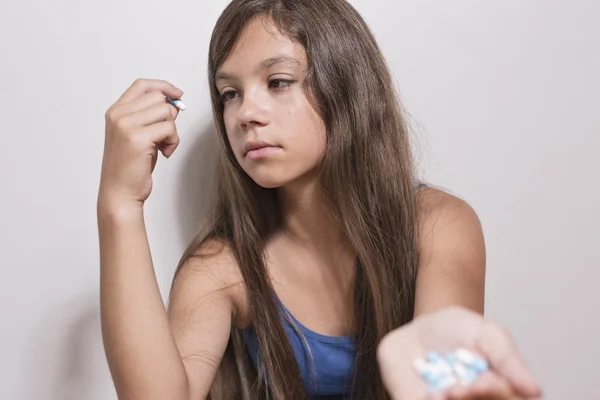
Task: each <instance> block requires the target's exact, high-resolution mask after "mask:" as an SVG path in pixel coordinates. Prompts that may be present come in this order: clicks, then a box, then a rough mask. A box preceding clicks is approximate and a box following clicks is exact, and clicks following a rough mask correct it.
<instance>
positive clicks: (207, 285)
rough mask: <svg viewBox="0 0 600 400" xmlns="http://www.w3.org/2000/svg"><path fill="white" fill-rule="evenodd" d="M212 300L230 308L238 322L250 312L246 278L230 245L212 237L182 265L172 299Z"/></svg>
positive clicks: (235, 320)
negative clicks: (247, 304)
mask: <svg viewBox="0 0 600 400" xmlns="http://www.w3.org/2000/svg"><path fill="white" fill-rule="evenodd" d="M199 296H202V298H203V301H212V302H215V303H217V302H218V303H221V304H225V305H226V306H227V307H230V308H231V314H232V318H233V319H234V322H235V325H238V322H239V321H240V320H242V324H243V320H244V319H245V316H246V315H247V314H248V312H247V308H248V307H247V306H246V303H247V302H246V291H245V285H244V280H243V277H242V274H241V271H240V268H239V265H238V263H237V261H236V258H235V256H234V254H233V250H232V249H231V245H230V244H229V243H227V242H226V241H225V240H220V239H209V240H206V241H205V242H204V243H202V245H200V246H199V247H198V249H196V251H194V253H193V254H192V256H191V257H189V258H188V259H187V260H186V261H185V263H184V264H183V265H182V266H181V269H180V270H179V272H178V274H177V277H176V279H175V280H174V281H173V288H172V292H171V302H172V303H173V302H176V301H177V299H180V300H181V301H185V302H188V303H190V304H193V303H196V302H197V301H199V299H200V297H199Z"/></svg>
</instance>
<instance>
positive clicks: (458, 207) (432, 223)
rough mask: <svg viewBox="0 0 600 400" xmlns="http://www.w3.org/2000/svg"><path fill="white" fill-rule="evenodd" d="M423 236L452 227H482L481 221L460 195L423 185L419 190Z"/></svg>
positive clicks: (468, 228) (477, 228)
mask: <svg viewBox="0 0 600 400" xmlns="http://www.w3.org/2000/svg"><path fill="white" fill-rule="evenodd" d="M418 203H419V224H420V227H421V236H422V239H424V238H425V237H426V236H427V235H431V234H433V233H437V232H440V231H441V230H444V229H452V228H455V229H456V228H457V227H458V226H460V228H459V229H460V230H464V229H467V230H470V229H475V230H476V231H479V230H480V229H481V221H480V219H479V216H478V215H477V213H476V211H475V210H474V209H473V207H472V206H471V205H470V204H469V203H468V202H467V201H465V200H463V199H461V198H460V197H458V196H455V195H453V194H450V193H448V192H446V191H444V190H441V189H437V188H433V187H423V188H421V189H419V192H418Z"/></svg>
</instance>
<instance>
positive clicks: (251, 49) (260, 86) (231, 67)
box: [216, 18, 325, 188]
mask: <svg viewBox="0 0 600 400" xmlns="http://www.w3.org/2000/svg"><path fill="white" fill-rule="evenodd" d="M306 66H307V60H306V51H305V50H304V48H303V47H302V46H301V45H298V44H295V43H293V42H292V41H291V40H290V39H289V38H287V37H285V36H283V35H281V34H280V33H279V32H278V31H277V29H276V28H275V27H274V25H272V24H271V23H270V22H268V20H265V19H262V18H255V19H254V20H253V21H251V22H250V23H249V24H248V26H247V27H246V29H245V30H244V31H243V33H242V35H241V36H240V38H239V40H238V42H237V44H236V46H235V47H234V49H233V51H232V52H231V54H230V55H229V56H228V58H227V59H226V60H225V62H224V63H223V64H222V65H221V67H220V68H219V70H218V71H217V74H216V86H217V89H218V91H219V93H220V94H221V99H222V102H223V104H224V115H223V117H224V121H225V129H226V131H227V137H228V139H229V143H230V144H231V148H232V149H233V152H234V154H235V157H236V159H237V161H238V162H239V164H240V165H241V167H242V168H243V169H244V171H246V173H247V174H248V175H249V176H250V177H251V178H252V179H253V180H254V181H255V182H256V183H257V184H259V185H260V186H262V187H267V188H275V187H281V186H284V185H286V184H288V183H290V182H293V181H295V180H297V179H298V178H302V177H306V176H308V174H310V173H312V172H314V170H315V167H316V165H317V163H318V162H319V160H320V159H321V157H322V155H323V152H324V150H325V126H324V124H323V121H322V119H321V117H320V116H319V115H318V113H317V111H316V110H315V109H314V108H313V106H312V105H311V104H310V102H309V100H308V97H307V95H306V93H305V90H304V79H305V71H306Z"/></svg>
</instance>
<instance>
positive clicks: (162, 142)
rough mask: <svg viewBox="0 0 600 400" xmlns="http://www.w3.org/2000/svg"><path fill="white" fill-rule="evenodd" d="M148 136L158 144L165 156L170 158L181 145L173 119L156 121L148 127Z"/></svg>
mask: <svg viewBox="0 0 600 400" xmlns="http://www.w3.org/2000/svg"><path fill="white" fill-rule="evenodd" d="M145 134H147V135H148V138H149V139H150V140H151V141H152V142H153V143H155V144H156V146H157V147H158V149H159V150H160V151H161V152H162V153H163V156H165V157H166V158H169V157H170V156H171V154H173V152H174V151H175V149H176V148H177V146H178V145H179V135H178V134H177V129H176V127H175V122H173V121H172V120H167V121H162V122H158V123H155V124H153V125H151V126H149V127H147V128H146V133H145Z"/></svg>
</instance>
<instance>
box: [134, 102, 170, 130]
mask: <svg viewBox="0 0 600 400" xmlns="http://www.w3.org/2000/svg"><path fill="white" fill-rule="evenodd" d="M177 113H178V110H177V108H176V107H175V106H173V105H171V104H169V103H167V102H166V101H164V102H161V103H158V104H153V105H151V106H150V107H147V108H143V109H141V110H139V111H136V112H134V113H132V114H129V115H127V116H126V117H124V119H125V120H126V121H127V123H128V124H132V125H134V126H149V125H152V124H155V123H157V122H162V121H174V120H175V117H176V116H177Z"/></svg>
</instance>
